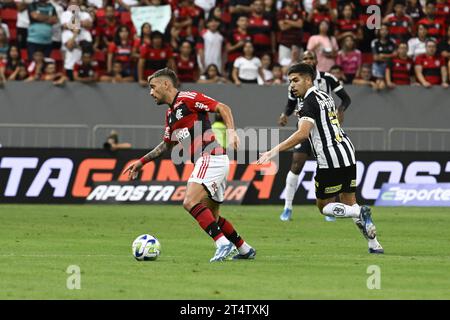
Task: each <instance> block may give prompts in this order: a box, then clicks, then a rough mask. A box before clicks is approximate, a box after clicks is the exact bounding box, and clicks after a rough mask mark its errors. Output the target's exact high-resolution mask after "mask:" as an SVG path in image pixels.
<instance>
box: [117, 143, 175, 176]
mask: <svg viewBox="0 0 450 320" xmlns="http://www.w3.org/2000/svg"><path fill="white" fill-rule="evenodd" d="M171 148H172V143H171V142H168V141H166V140H163V141H161V143H160V144H158V145H157V146H156V147H155V148H154V149H153V150H152V151H150V152H149V153H147V154H146V155H145V156H143V157H142V158H140V159H139V160H137V161H135V162H133V163H132V164H130V165H129V166H128V167H127V168H126V169H125V171H124V172H123V174H125V173H127V172H128V179H131V180H134V179H136V178H137V176H138V173H139V171H141V169H142V167H143V166H144V165H145V164H146V163H148V162H150V161H153V160H154V159H156V158H159V157H160V156H161V155H162V154H163V153H164V152H166V151H167V150H170V149H171Z"/></svg>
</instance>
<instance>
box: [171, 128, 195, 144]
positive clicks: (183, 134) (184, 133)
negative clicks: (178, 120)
mask: <svg viewBox="0 0 450 320" xmlns="http://www.w3.org/2000/svg"><path fill="white" fill-rule="evenodd" d="M174 133H175V136H176V137H177V140H178V142H181V141H183V140H184V139H186V138H188V137H190V136H191V134H190V133H189V129H188V128H183V129H179V130H176V131H175V132H174Z"/></svg>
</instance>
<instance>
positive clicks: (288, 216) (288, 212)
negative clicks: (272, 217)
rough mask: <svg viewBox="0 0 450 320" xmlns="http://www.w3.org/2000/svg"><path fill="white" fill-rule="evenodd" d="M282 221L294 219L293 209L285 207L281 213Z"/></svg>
mask: <svg viewBox="0 0 450 320" xmlns="http://www.w3.org/2000/svg"><path fill="white" fill-rule="evenodd" d="M280 220H281V221H290V220H292V209H287V208H285V209H284V210H283V212H282V213H281V215H280Z"/></svg>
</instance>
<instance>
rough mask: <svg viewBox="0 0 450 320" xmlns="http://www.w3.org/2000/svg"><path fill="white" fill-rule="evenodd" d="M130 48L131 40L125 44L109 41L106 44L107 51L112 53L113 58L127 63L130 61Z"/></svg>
mask: <svg viewBox="0 0 450 320" xmlns="http://www.w3.org/2000/svg"><path fill="white" fill-rule="evenodd" d="M132 48H133V47H132V43H131V41H129V42H128V43H127V44H126V45H122V44H119V45H117V44H116V43H114V42H111V43H110V44H109V45H108V53H112V54H113V57H114V60H117V61H120V62H123V63H127V64H129V63H131V50H132Z"/></svg>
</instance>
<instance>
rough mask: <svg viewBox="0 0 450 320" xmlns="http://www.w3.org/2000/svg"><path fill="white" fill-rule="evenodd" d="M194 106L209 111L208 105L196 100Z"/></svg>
mask: <svg viewBox="0 0 450 320" xmlns="http://www.w3.org/2000/svg"><path fill="white" fill-rule="evenodd" d="M195 107H196V108H197V109H200V110H205V111H209V107H208V106H207V105H206V104H203V103H201V102H196V103H195Z"/></svg>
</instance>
